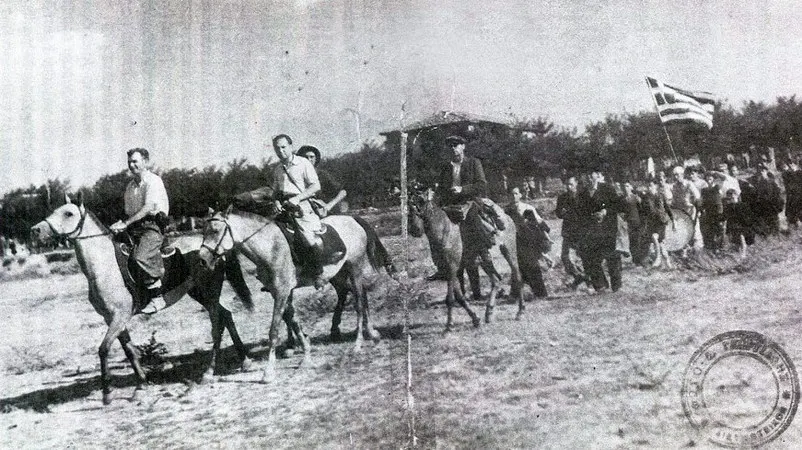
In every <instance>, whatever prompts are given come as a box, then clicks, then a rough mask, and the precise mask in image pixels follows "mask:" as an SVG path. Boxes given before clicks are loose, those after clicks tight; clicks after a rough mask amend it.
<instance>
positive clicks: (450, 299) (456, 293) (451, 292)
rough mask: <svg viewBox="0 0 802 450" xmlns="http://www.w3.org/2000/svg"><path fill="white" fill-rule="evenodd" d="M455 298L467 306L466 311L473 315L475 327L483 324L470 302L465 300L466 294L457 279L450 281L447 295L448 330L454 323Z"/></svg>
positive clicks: (460, 303)
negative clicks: (452, 310)
mask: <svg viewBox="0 0 802 450" xmlns="http://www.w3.org/2000/svg"><path fill="white" fill-rule="evenodd" d="M454 299H456V300H457V303H458V304H459V305H460V306H462V307H463V308H465V311H466V312H467V313H468V315H469V316H470V317H471V323H473V326H474V327H478V326H479V325H481V324H482V321H481V320H479V317H478V316H477V315H476V313H474V312H473V310H472V309H471V307H470V305H468V302H467V301H466V300H465V295H464V294H463V292H462V289H460V287H459V283H457V282H456V280H453V281H449V282H448V294H447V295H446V306H447V307H448V322H447V323H446V331H450V330H451V324H452V317H451V309H452V308H453V303H454Z"/></svg>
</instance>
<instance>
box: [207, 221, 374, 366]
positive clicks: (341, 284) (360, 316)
mask: <svg viewBox="0 0 802 450" xmlns="http://www.w3.org/2000/svg"><path fill="white" fill-rule="evenodd" d="M322 222H323V223H324V224H326V225H327V226H328V227H331V228H333V229H335V230H336V231H337V233H338V234H339V236H340V238H341V239H342V241H343V243H344V244H345V255H344V257H343V258H342V259H341V260H340V261H339V262H337V263H335V264H331V265H327V266H325V267H324V268H323V277H324V278H325V279H328V280H329V282H330V283H331V284H333V285H334V287H335V289H336V290H337V293H338V295H339V296H340V299H341V301H342V300H344V296H345V295H347V293H348V292H349V291H350V292H352V293H353V294H354V297H355V302H354V303H355V306H356V309H357V335H356V344H355V349H357V350H358V349H360V348H361V346H362V341H363V335H367V337H369V338H372V339H374V340H377V339H379V338H380V337H381V335H380V334H379V333H378V331H376V330H375V329H374V328H373V326H372V324H371V322H370V315H369V309H368V299H367V292H366V290H367V287H368V286H367V285H368V279H369V278H370V277H371V276H373V275H378V270H379V269H381V268H382V267H387V266H388V263H389V262H388V261H386V260H384V257H385V256H386V252H381V251H378V249H379V248H381V249H383V247H382V246H381V245H380V244H381V242H375V241H377V240H378V237H377V236H376V234H375V232H372V229H371V230H368V229H366V228H364V227H363V226H362V225H361V224H360V222H358V221H357V220H355V219H354V218H353V217H351V216H336V215H335V216H328V217H326V218H325V219H323V221H322ZM233 249H236V251H237V252H239V253H242V254H243V255H245V257H247V258H248V259H250V260H251V261H252V262H253V263H254V264H256V267H257V278H258V279H259V281H261V282H262V283H263V284H264V285H265V287H266V288H267V289H268V291H269V292H270V293H271V294H272V296H273V318H272V321H271V325H270V332H269V340H268V361H267V365H266V366H265V368H264V376H263V378H262V381H267V379H268V378H270V376H271V372H272V371H273V370H274V369H275V364H276V346H277V343H278V335H279V329H280V325H281V321H282V320H283V321H285V322H287V323H288V325H289V327H290V329H291V336H294V337H296V338H298V339H299V340H300V341H301V345H302V347H303V350H304V358H303V361H302V363H301V365H306V364H308V362H309V352H310V342H309V339H308V338H307V337H306V335H305V334H304V333H303V331H302V329H301V326H300V324H299V323H298V322H297V321H296V320H295V318H294V317H293V314H292V298H293V291H294V290H295V289H296V288H298V287H302V286H310V285H311V284H312V282H313V280H312V279H307V278H303V277H301V276H300V269H299V268H298V267H296V266H295V263H294V262H293V258H292V252H291V248H290V244H289V241H288V240H287V238H286V237H285V236H284V234H283V232H282V231H281V229H280V228H279V226H278V225H277V224H276V223H275V222H274V221H273V220H270V219H268V218H265V217H262V216H260V215H257V214H253V213H249V212H244V211H236V210H232V208H229V209H228V210H227V211H226V212H225V213H221V212H217V213H215V214H214V215H213V216H212V217H211V218H209V219H208V220H207V223H206V228H205V229H204V231H203V244H202V247H201V250H200V253H199V257H200V259H201V261H202V262H203V264H205V265H207V267H209V268H214V267H215V265H216V262H217V261H218V260H219V258H220V257H222V255H224V254H225V253H227V252H229V251H231V250H233ZM340 312H341V310H340ZM332 328H334V325H332Z"/></svg>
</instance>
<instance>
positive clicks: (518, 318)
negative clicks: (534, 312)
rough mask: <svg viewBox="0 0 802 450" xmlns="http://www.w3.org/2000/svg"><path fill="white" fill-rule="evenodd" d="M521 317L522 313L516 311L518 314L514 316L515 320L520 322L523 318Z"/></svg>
mask: <svg viewBox="0 0 802 450" xmlns="http://www.w3.org/2000/svg"><path fill="white" fill-rule="evenodd" d="M523 316H524V312H523V311H518V313H517V314H516V315H515V320H521V319H522V318H523Z"/></svg>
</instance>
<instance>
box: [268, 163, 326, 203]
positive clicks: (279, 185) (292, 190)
mask: <svg viewBox="0 0 802 450" xmlns="http://www.w3.org/2000/svg"><path fill="white" fill-rule="evenodd" d="M282 164H283V163H279V165H278V166H276V168H275V169H273V180H275V186H274V188H275V189H278V190H280V191H281V192H283V193H284V194H288V195H297V194H300V193H301V192H303V191H304V190H306V189H307V188H308V187H309V186H311V185H313V184H320V180H319V179H318V177H317V172H315V166H313V165H312V163H311V162H309V160H308V159H306V158H303V157H300V156H297V155H292V158H291V159H290V161H289V162H288V163H287V165H286V167H287V172H289V174H290V176H291V177H292V180H290V178H289V177H288V176H287V173H285V172H284V168H283V167H282ZM293 181H295V183H293ZM296 184H297V186H296Z"/></svg>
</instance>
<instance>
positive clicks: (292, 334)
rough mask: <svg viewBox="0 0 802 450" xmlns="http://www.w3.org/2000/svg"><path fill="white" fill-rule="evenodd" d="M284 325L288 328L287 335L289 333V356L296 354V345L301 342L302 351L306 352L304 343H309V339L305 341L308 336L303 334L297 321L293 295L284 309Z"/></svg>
mask: <svg viewBox="0 0 802 450" xmlns="http://www.w3.org/2000/svg"><path fill="white" fill-rule="evenodd" d="M283 319H284V324H285V325H286V326H287V333H288V340H287V346H286V348H287V350H288V352H287V355H290V354H294V353H295V345H296V344H297V343H298V342H300V343H301V346H302V349H304V351H306V347H305V346H304V342H308V339H307V340H306V341H305V339H306V336H305V335H304V334H303V331H302V330H301V325H300V324H299V323H298V321H297V320H295V307H294V306H293V305H292V293H290V298H289V300H288V301H287V307H286V308H285V309H284V316H283Z"/></svg>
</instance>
